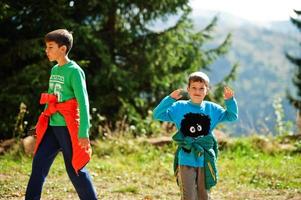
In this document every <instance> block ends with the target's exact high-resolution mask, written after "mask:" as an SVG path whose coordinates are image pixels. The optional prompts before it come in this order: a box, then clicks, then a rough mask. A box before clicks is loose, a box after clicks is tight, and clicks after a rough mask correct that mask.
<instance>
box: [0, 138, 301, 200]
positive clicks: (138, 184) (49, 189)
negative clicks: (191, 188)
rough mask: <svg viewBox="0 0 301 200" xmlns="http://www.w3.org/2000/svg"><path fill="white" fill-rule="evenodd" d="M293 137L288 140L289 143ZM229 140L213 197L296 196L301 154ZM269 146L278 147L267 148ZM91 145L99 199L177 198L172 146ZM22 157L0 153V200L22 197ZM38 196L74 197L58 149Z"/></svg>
mask: <svg viewBox="0 0 301 200" xmlns="http://www.w3.org/2000/svg"><path fill="white" fill-rule="evenodd" d="M127 135H128V134H127ZM294 141H295V140H291V141H287V144H290V145H293V144H294ZM228 144H229V145H228V148H226V149H223V150H221V151H220V154H219V158H218V169H219V173H220V176H219V177H220V179H219V182H218V184H217V186H216V187H215V188H213V190H212V191H211V198H214V199H245V198H246V196H248V198H249V199H258V197H260V199H290V198H293V199H299V198H300V195H301V190H300V188H301V185H300V184H301V183H300V177H301V170H300V166H301V159H300V152H298V153H293V152H292V151H282V150H279V149H280V147H279V146H281V145H282V141H279V140H278V139H277V138H273V137H263V136H258V135H253V136H251V137H241V138H230V139H229V141H228ZM267 144H272V145H275V147H276V146H278V148H273V150H271V151H270V152H268V151H265V150H264V148H266V147H267V146H266V145H267ZM92 147H93V152H94V153H93V156H92V159H91V162H90V163H89V164H88V165H87V167H88V169H89V171H90V174H91V176H92V178H93V182H94V184H95V188H96V189H97V191H98V195H99V199H146V197H148V198H149V199H166V200H174V199H178V198H179V197H180V192H179V191H180V190H179V188H178V186H177V184H176V180H175V177H174V175H173V170H172V163H173V158H174V152H175V149H176V146H175V145H174V144H170V145H166V146H163V147H155V146H153V145H151V144H149V143H147V140H146V138H135V139H133V138H129V137H112V138H109V139H106V140H96V141H95V142H94V143H93V146H92ZM272 152H274V153H272ZM20 155H21V156H18V157H17V158H16V157H15V156H14V155H13V154H10V153H8V154H5V155H1V156H0V169H1V178H0V199H11V198H17V199H22V198H24V193H25V190H26V188H25V187H26V184H27V182H28V178H29V176H28V174H29V173H30V170H31V163H32V158H29V157H27V156H24V154H23V153H20ZM16 177H18V178H17V179H16ZM58 180H59V181H58ZM229 191H230V192H229ZM279 194H281V195H279ZM42 198H44V199H76V198H78V197H77V195H76V192H75V190H74V188H73V186H72V184H71V182H70V180H69V178H68V175H67V173H66V172H65V166H64V159H63V156H62V155H61V153H60V154H59V155H58V156H57V158H56V159H55V161H54V163H53V165H52V167H51V170H50V173H49V175H48V177H47V180H46V183H45V185H44V188H43V194H42Z"/></svg>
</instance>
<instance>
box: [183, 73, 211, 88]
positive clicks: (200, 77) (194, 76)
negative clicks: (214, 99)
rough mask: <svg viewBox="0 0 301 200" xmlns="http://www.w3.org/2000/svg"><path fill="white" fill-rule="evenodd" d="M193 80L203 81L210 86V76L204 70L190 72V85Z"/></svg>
mask: <svg viewBox="0 0 301 200" xmlns="http://www.w3.org/2000/svg"><path fill="white" fill-rule="evenodd" d="M192 82H202V83H205V85H206V86H207V87H209V77H208V76H207V75H206V74H205V73H203V72H194V73H192V74H190V75H189V78H188V87H189V86H190V84H191V83H192Z"/></svg>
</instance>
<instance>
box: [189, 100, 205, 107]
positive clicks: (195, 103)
mask: <svg viewBox="0 0 301 200" xmlns="http://www.w3.org/2000/svg"><path fill="white" fill-rule="evenodd" d="M190 102H191V103H192V104H193V105H197V106H199V105H201V104H202V102H203V101H201V102H194V101H192V99H190Z"/></svg>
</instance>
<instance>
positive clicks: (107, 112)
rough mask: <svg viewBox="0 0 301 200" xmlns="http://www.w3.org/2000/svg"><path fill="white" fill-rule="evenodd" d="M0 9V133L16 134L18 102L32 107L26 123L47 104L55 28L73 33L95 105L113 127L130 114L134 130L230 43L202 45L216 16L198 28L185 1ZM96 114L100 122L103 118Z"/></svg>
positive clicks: (32, 1) (27, 4) (14, 4)
mask: <svg viewBox="0 0 301 200" xmlns="http://www.w3.org/2000/svg"><path fill="white" fill-rule="evenodd" d="M0 10H1V11H3V12H1V14H0V19H1V20H0V26H1V30H0V49H1V50H0V67H1V75H0V88H1V92H0V105H1V111H2V112H1V113H0V118H1V119H3V120H2V121H1V123H0V131H1V132H4V134H1V137H10V136H12V130H13V126H14V122H15V120H14V118H15V116H16V115H17V113H18V111H17V110H16V108H17V106H18V105H19V104H20V102H24V103H25V104H26V105H27V106H28V111H29V114H28V118H29V120H28V121H29V126H33V125H35V120H36V119H37V116H38V115H39V113H40V111H41V110H42V109H43V107H39V106H38V105H37V104H38V102H39V101H38V100H39V97H40V93H41V92H44V91H47V85H48V78H49V72H50V68H51V65H52V64H50V63H48V61H47V60H46V56H45V55H44V44H43V43H44V42H43V36H44V35H45V34H46V33H47V32H49V31H51V30H53V29H57V28H66V29H68V30H71V31H73V33H74V34H73V35H74V47H73V49H72V50H71V52H70V57H71V59H74V60H75V61H77V62H78V63H79V64H80V66H81V67H82V68H83V69H84V71H85V72H86V78H87V87H88V92H89V99H90V102H91V108H97V109H98V113H100V115H101V116H103V117H105V118H106V121H107V123H108V124H111V125H112V128H113V129H114V128H116V127H114V126H115V125H116V121H120V120H123V119H126V122H127V123H128V124H130V125H134V126H135V127H136V128H137V130H138V131H137V134H143V133H144V131H143V128H142V125H141V124H139V123H140V122H141V121H142V120H143V119H144V118H145V117H147V116H148V110H151V109H152V108H153V106H154V105H155V104H156V103H158V101H159V100H160V99H161V98H162V97H163V96H164V95H167V94H168V93H169V92H170V91H172V90H173V89H175V88H177V87H180V86H182V85H183V84H184V83H185V82H186V75H188V74H189V73H190V72H192V71H196V70H199V69H200V68H206V67H207V66H208V65H209V64H210V63H211V62H213V61H214V60H215V59H216V58H218V57H219V56H220V55H223V54H225V53H226V52H227V48H228V47H229V44H230V39H229V38H226V39H225V40H224V42H222V43H221V44H220V45H218V46H217V47H216V48H213V49H210V50H203V46H204V45H205V44H206V42H208V41H210V39H212V36H211V34H212V31H213V28H214V27H215V25H216V19H213V21H212V22H211V23H209V25H208V26H207V27H206V28H205V29H204V30H201V31H199V32H195V31H194V29H193V25H192V22H191V21H190V20H189V18H188V17H187V16H188V14H189V13H190V10H191V9H190V7H189V5H188V0H164V1H156V0H150V1H147V2H145V1H125V0H114V1H111V0H110V1H109V0H105V1H93V0H88V1H66V0H61V1H58V2H53V1H50V0H46V1H43V2H41V1H38V0H29V1H21V2H20V1H12V0H5V1H4V2H1V4H0ZM49 13H51V15H49ZM172 16H179V19H178V20H177V21H176V22H175V24H174V25H172V26H171V27H168V28H166V29H163V30H161V31H154V30H151V28H150V26H151V24H152V23H154V22H156V20H160V19H163V20H166V19H168V17H172ZM125 116H126V117H125ZM93 119H95V120H96V122H92V123H93V124H94V125H95V124H98V125H99V121H98V120H99V119H97V117H94V118H93ZM101 123H103V122H101ZM98 125H95V126H94V127H95V128H96V127H98ZM144 128H145V127H144ZM97 134H98V133H95V137H97ZM93 137H94V136H93Z"/></svg>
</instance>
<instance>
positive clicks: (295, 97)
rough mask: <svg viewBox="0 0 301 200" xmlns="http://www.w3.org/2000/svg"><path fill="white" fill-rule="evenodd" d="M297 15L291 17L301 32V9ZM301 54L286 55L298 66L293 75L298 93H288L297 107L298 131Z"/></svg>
mask: <svg viewBox="0 0 301 200" xmlns="http://www.w3.org/2000/svg"><path fill="white" fill-rule="evenodd" d="M295 13H296V14H297V17H296V18H294V17H291V22H292V23H293V25H295V26H296V27H297V28H298V30H300V32H301V20H300V16H301V10H299V11H297V10H295ZM299 45H301V43H299ZM298 56H300V55H291V54H289V53H286V57H287V58H288V59H289V60H290V61H291V62H292V63H293V64H294V65H295V66H296V68H295V74H294V76H293V79H292V81H293V84H294V85H295V86H296V91H297V92H296V95H292V94H291V93H290V92H289V93H288V99H289V101H290V103H291V105H293V106H294V107H295V108H296V109H297V117H296V124H297V126H298V131H299V132H301V57H298Z"/></svg>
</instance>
